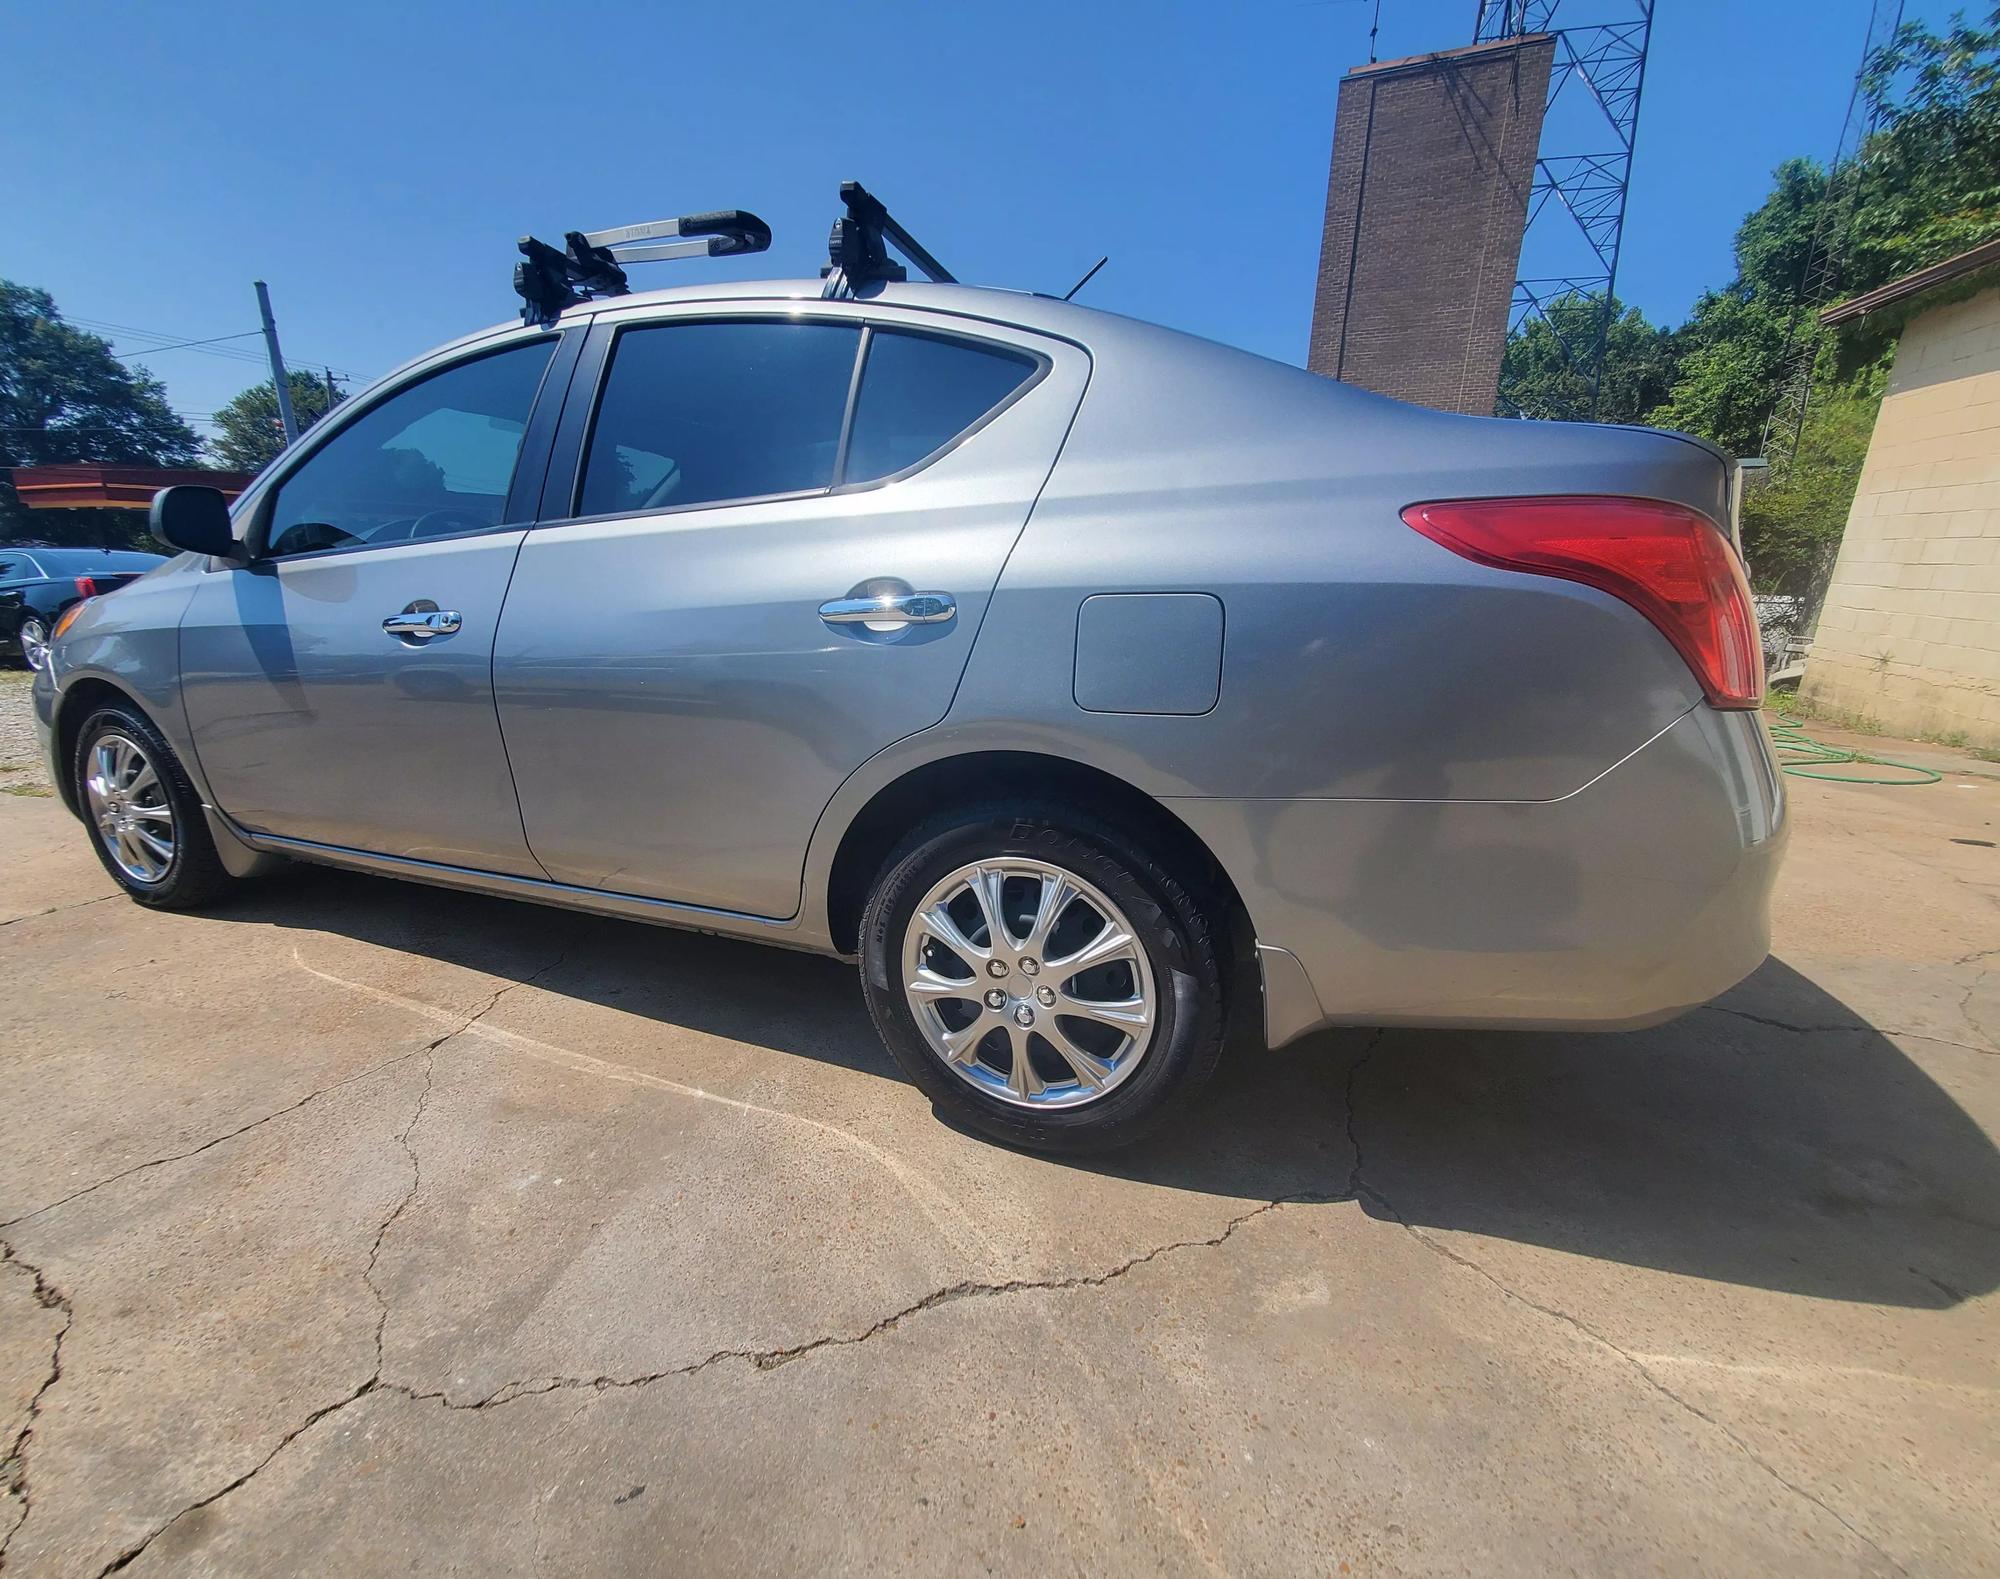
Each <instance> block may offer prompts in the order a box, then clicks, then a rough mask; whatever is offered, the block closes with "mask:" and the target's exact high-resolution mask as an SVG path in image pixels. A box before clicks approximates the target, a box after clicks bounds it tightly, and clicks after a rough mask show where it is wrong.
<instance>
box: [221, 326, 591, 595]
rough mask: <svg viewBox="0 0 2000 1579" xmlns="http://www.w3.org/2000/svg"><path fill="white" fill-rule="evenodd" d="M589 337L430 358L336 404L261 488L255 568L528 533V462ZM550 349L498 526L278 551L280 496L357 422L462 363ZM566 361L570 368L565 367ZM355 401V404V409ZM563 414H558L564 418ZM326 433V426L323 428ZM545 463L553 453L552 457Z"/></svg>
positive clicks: (252, 549) (248, 544)
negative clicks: (274, 520) (273, 544)
mask: <svg viewBox="0 0 2000 1579" xmlns="http://www.w3.org/2000/svg"><path fill="white" fill-rule="evenodd" d="M581 339H582V335H581V334H580V333H578V332H577V331H575V330H559V331H554V332H550V331H543V332H541V333H539V334H532V335H523V336H518V337H513V338H508V339H505V340H503V341H501V342H500V343H499V344H497V345H494V344H479V345H475V346H469V347H466V348H464V354H463V355H457V356H451V357H448V358H446V359H444V360H442V361H437V362H425V363H423V364H421V365H419V366H416V367H413V368H411V369H410V370H409V372H408V373H407V374H406V375H405V376H403V377H401V378H398V379H397V380H396V381H395V382H394V383H392V384H388V385H385V386H384V387H382V388H380V389H378V390H374V391H371V392H370V394H369V396H368V397H367V398H365V399H361V400H355V401H351V402H347V403H345V404H343V405H342V406H337V407H335V408H334V409H335V410H336V411H338V412H339V413H340V416H339V420H338V421H337V422H330V421H328V420H327V419H326V418H322V419H321V420H320V421H319V422H317V423H315V424H314V425H313V428H312V430H311V434H312V443H311V445H310V447H305V446H301V448H300V449H299V451H298V453H297V454H296V455H292V456H286V457H284V458H283V460H284V464H283V466H282V467H281V468H280V469H277V470H274V471H273V472H272V473H271V477H270V479H269V481H268V482H265V483H264V484H263V485H262V486H261V487H260V488H259V490H258V496H257V499H256V502H255V504H254V505H253V506H252V508H251V518H250V525H249V529H248V530H247V531H246V532H245V533H244V539H243V541H244V547H245V548H246V549H248V550H249V562H248V568H251V569H258V568H260V567H270V568H271V569H276V568H277V567H278V566H280V565H292V564H300V563H304V562H306V561H309V560H316V559H326V558H329V557H331V556H333V555H336V554H360V553H367V552H371V551H381V552H385V553H387V552H394V551H395V550H398V549H408V548H423V547H427V546H429V545H430V544H433V543H453V542H457V541H459V540H460V539H462V538H468V537H487V536H490V535H491V534H493V533H495V532H507V531H523V530H525V529H526V528H527V527H529V526H531V525H532V524H533V521H534V502H535V495H536V493H538V492H539V483H537V484H536V486H535V487H533V488H528V487H526V486H524V483H525V481H526V479H525V478H524V476H523V473H522V464H523V462H525V461H527V460H528V458H529V454H530V450H531V447H533V446H536V445H539V446H540V447H541V449H542V450H543V451H544V452H546V449H547V445H548V433H547V429H548V428H551V427H553V425H554V417H551V418H550V419H549V421H548V422H547V423H546V424H544V423H543V422H542V421H541V420H540V419H541V418H542V415H543V411H544V409H545V407H546V406H547V405H548V403H549V402H550V401H551V400H554V401H555V402H556V404H557V406H558V407H560V404H561V400H560V396H561V394H562V391H563V390H564V389H566V388H567V381H568V377H569V374H570V373H571V372H573V371H574V363H575V359H576V358H575V352H574V350H568V351H567V355H566V349H567V348H569V347H574V346H576V345H578V344H579V343H580V341H581ZM543 344H547V345H549V346H550V348H551V349H550V353H549V359H548V361H547V362H546V363H544V364H543V367H542V376H541V379H540V380H539V381H538V382H537V383H536V385H535V393H534V395H533V396H532V397H531V399H530V400H529V402H528V415H527V420H526V421H525V422H524V423H523V424H522V427H521V443H520V446H519V448H518V449H516V450H515V452H514V470H513V472H512V473H511V474H510V475H509V477H508V480H507V493H506V497H505V499H504V500H503V502H502V504H501V507H500V519H499V520H498V521H496V522H494V523H493V525H491V526H481V527H469V528H467V529H466V530H465V531H462V532H440V533H437V534H436V535H435V536H432V537H415V538H403V539H401V540H400V541H398V542H393V543H340V544H334V545H332V546H329V547H326V548H308V549H302V550H300V551H299V552H298V553H296V554H273V553H271V552H270V530H271V517H272V514H273V512H274V510H275V508H276V502H277V499H278V496H279V495H280V494H281V493H283V492H284V490H285V487H286V485H287V484H288V483H290V482H291V480H292V479H293V478H294V477H296V476H297V475H298V474H299V472H300V471H301V470H302V469H303V468H305V467H306V466H309V465H311V464H312V462H313V460H314V459H315V458H316V457H317V456H318V455H319V452H320V451H321V450H323V449H325V448H326V447H327V445H329V444H331V443H332V442H333V441H334V440H335V439H337V438H339V437H340V435H341V434H342V433H344V432H346V431H347V429H348V428H349V427H351V426H353V425H354V424H355V423H356V422H358V421H360V420H361V419H362V418H363V417H365V416H367V415H369V414H370V413H371V412H375V411H379V410H380V409H381V408H382V407H383V406H386V405H387V404H388V403H389V402H390V401H392V400H395V399H396V398H398V397H399V396H401V395H402V394H404V393H405V392H406V391H408V390H411V389H414V388H415V387H416V386H417V385H419V384H422V383H427V382H428V381H429V380H431V379H433V378H438V377H441V376H443V375H444V374H446V373H452V372H456V371H457V370H458V369H459V368H461V367H469V366H471V365H472V364H473V363H474V362H483V361H485V360H487V359H488V358H489V357H495V356H504V355H506V354H507V353H508V352H510V351H519V350H522V349H524V348H525V347H528V346H531V345H543ZM565 362H567V363H568V364H569V365H567V366H565V365H564V364H565ZM558 368H561V369H562V371H561V374H560V377H561V384H560V386H559V387H552V386H556V383H557V379H558ZM349 406H351V407H352V408H353V409H351V410H350V409H348V407H349ZM559 414H560V412H559V411H558V413H557V415H559ZM322 428H323V429H324V430H325V431H324V432H322V431H320V430H321V429H322ZM543 463H544V464H546V456H545V454H544V462H543Z"/></svg>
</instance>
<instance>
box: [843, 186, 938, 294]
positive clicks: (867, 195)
mask: <svg viewBox="0 0 2000 1579" xmlns="http://www.w3.org/2000/svg"><path fill="white" fill-rule="evenodd" d="M840 200H841V202H842V203H844V204H845V205H846V206H847V212H846V213H845V214H843V215H841V216H840V218H838V219H836V220H835V221H834V222H833V234H832V235H831V236H829V237H828V238H827V253H828V257H829V261H828V263H827V265H826V267H825V268H823V269H821V270H820V273H821V275H823V276H824V277H825V279H826V286H825V289H823V290H822V291H821V292H820V294H821V296H822V297H827V298H831V297H836V296H852V295H853V294H854V293H855V292H856V291H857V290H858V289H859V288H860V287H862V286H864V285H869V284H873V283H876V282H879V281H883V280H904V279H908V278H909V275H908V273H907V272H906V271H905V270H904V268H903V266H902V265H901V264H900V263H897V262H895V261H894V260H893V259H891V258H890V256H889V253H888V249H887V247H886V246H885V245H884V242H885V240H886V241H892V242H894V243H895V245H896V250H897V251H898V252H900V253H902V255H903V256H904V257H906V258H908V259H909V260H910V262H912V263H914V264H915V265H916V266H917V267H918V268H919V269H921V270H922V271H923V273H924V276H925V277H926V278H927V279H929V280H931V281H932V282H933V283H934V284H938V285H956V284H957V283H958V279H957V276H955V275H954V274H953V273H952V272H951V271H950V270H949V269H947V268H946V267H945V266H944V265H943V264H942V263H940V262H938V260H937V259H936V258H934V257H932V256H931V255H930V253H929V251H927V250H926V249H925V247H924V246H923V244H922V243H921V242H919V241H918V240H917V238H916V237H914V236H912V235H911V234H910V233H909V232H908V231H907V230H905V229H904V228H903V227H902V226H901V225H899V224H898V223H897V222H896V221H895V219H894V218H893V217H892V216H891V215H890V213H889V210H888V209H886V208H884V207H883V206H882V200H881V199H880V198H878V197H876V196H875V195H874V194H873V193H871V192H869V191H868V189H867V188H866V187H864V186H862V184H861V183H860V182H859V181H843V182H841V183H840Z"/></svg>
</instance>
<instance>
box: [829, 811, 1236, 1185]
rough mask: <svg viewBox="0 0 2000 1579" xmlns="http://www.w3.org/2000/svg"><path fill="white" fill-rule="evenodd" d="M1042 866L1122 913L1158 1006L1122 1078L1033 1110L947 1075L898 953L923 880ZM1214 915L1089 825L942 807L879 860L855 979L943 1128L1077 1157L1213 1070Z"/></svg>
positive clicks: (1151, 1114)
mask: <svg viewBox="0 0 2000 1579" xmlns="http://www.w3.org/2000/svg"><path fill="white" fill-rule="evenodd" d="M1007 858H1020V859H1024V860H1030V861H1045V862H1047V863H1049V864H1050V865H1052V866H1056V867H1060V868H1064V869H1066V870H1067V871H1068V872H1070V873H1072V874H1074V875H1075V876H1077V877H1081V878H1083V879H1084V880H1085V881H1087V882H1089V883H1090V884H1092V885H1094V886H1095V887H1096V888H1097V889H1098V890H1100V891H1101V892H1102V894H1103V895H1104V896H1105V897H1106V898H1108V899H1110V900H1111V901H1112V902H1113V903H1114V904H1116V905H1117V907H1118V908H1119V909H1120V910H1122V911H1123V912H1124V915H1125V918H1126V921H1127V923H1128V925H1129V926H1130V928H1131V930H1132V932H1133V934H1134V936H1135V937H1136V938H1137V940H1138V942H1139V944H1140V946H1141V947H1142V948H1143V949H1144V951H1145V955H1146V960H1147V963H1148V965H1149V966H1150V969H1151V972H1152V980H1153V984H1154V995H1155V998H1156V999H1157V1007H1156V1012H1155V1015H1154V1019H1153V1023H1152V1025H1151V1026H1150V1027H1149V1038H1150V1039H1149V1040H1147V1041H1145V1042H1143V1043H1141V1044H1140V1054H1139V1056H1138V1058H1137V1062H1136V1063H1135V1065H1134V1067H1133V1068H1132V1070H1131V1072H1130V1074H1129V1076H1128V1077H1126V1078H1124V1079H1123V1080H1122V1081H1120V1082H1119V1083H1118V1084H1116V1085H1114V1086H1112V1087H1111V1088H1110V1089H1108V1090H1106V1091H1105V1092H1104V1093H1103V1094H1102V1095H1101V1096H1097V1097H1094V1098H1090V1099H1088V1100H1086V1101H1083V1102H1082V1103H1081V1104H1080V1105H1078V1106H1073V1107H1058V1108H1049V1109H1041V1108H1034V1107H1026V1106H1020V1105H1016V1104H1014V1103H1011V1102H1009V1101H1006V1100H1003V1099H1001V1098H998V1097H995V1096H993V1095H990V1094H989V1093H988V1092H987V1091H986V1090H983V1089H980V1088H979V1087H977V1086H976V1085H975V1084H973V1083H972V1082H970V1081H968V1080H966V1079H965V1078H962V1077H961V1075H960V1074H958V1073H957V1072H955V1071H954V1070H953V1069H952V1068H950V1067H948V1066H947V1064H946V1062H945V1059H944V1057H943V1055H942V1054H941V1053H939V1052H937V1051H935V1050H934V1049H933V1047H932V1045H931V1042H930V1040H929V1038H928V1037H927V1036H926V1034H925V1032H924V1031H923V1029H922V1028H921V1027H920V1026H919V1025H918V1023H917V1018H916V1015H915V1013H914V1012H913V1011H912V1009H911V1008H910V1005H909V1002H908V1000H907V999H906V998H905V996H904V993H903V989H902V980H903V947H904V939H905V936H906V931H907V929H908V927H909V925H910V922H911V919H912V916H913V914H914V912H915V910H916V908H917V906H918V905H919V904H920V903H922V901H923V900H924V898H925V896H926V895H927V894H928V893H929V892H930V890H931V889H932V887H933V886H935V885H936V884H938V883H940V882H942V881H943V880H944V879H945V878H946V877H948V876H949V875H950V874H952V873H953V872H955V871H956V870H958V869H959V868H960V867H962V866H965V865H968V864H970V863H972V862H976V861H985V860H1003V859H1007ZM1220 931H1221V928H1220V924H1219V918H1217V917H1215V916H1214V915H1212V906H1206V905H1204V904H1203V903H1202V902H1201V901H1200V900H1199V899H1198V898H1197V897H1196V893H1195V891H1194V888H1193V886H1192V874H1190V879H1189V880H1184V879H1183V878H1182V877H1179V876H1176V874H1175V873H1174V872H1172V871H1170V870H1169V869H1168V868H1167V866H1166V865H1165V864H1164V863H1163V862H1162V861H1161V860H1160V859H1158V858H1157V857H1156V856H1155V855H1153V854H1152V853H1150V852H1149V851H1148V850H1146V849H1145V848H1144V847H1143V846H1142V845H1140V844H1138V843H1136V842H1135V841H1134V840H1132V839H1131V838H1130V837H1128V836H1127V835H1125V834H1123V833H1120V832H1118V831H1117V830H1115V829H1113V828H1111V827H1110V826H1108V825H1107V824H1105V823H1103V822H1100V821H1099V820H1097V819H1096V818H1094V817H1091V816H1088V815H1085V814H1081V813H1077V812H1074V811H1070V810H1067V809H1065V808H1063V807H1061V806H1056V805H1050V804H1046V803H1042V802H1036V801H1030V800H1014V801H1004V802H995V803H992V804H987V805H982V806H974V807H968V808H965V809H963V810H958V811H952V812H946V813H942V814H940V815H939V816H937V817H935V818H933V819H931V820H930V821H928V822H926V823H924V824H922V825H921V826H919V827H918V828H916V829H915V830H914V831H913V832H911V834H910V835H909V836H908V837H907V838H906V839H905V840H904V841H903V843H902V844H901V845H899V846H898V847H897V849H896V850H895V851H894V852H893V853H892V854H891V855H890V857H889V858H888V860H887V862H886V863H885V864H884V866H883V870H882V873H881V875H880V876H879V877H878V878H877V879H876V882H875V888H874V891H873V892H872V893H871V894H870V896H869V899H868V904H867V907H866V909H865V910H864V912H863V914H862V919H861V940H860V951H861V985H862V992H863V994H864V996H865V997H866V999H867V1002H868V1012H869V1014H870V1015H871V1016H872V1018H873V1019H874V1021H875V1028H876V1030H877V1031H878V1032H880V1033H881V1037H882V1040H883V1041H884V1042H885V1043H886V1044H887V1045H888V1048H889V1051H890V1053H891V1054H892V1055H893V1056H894V1058H895V1060H896V1062H897V1063H898V1064H899V1065H901V1066H902V1069H903V1071H904V1073H906V1074H907V1075H908V1076H909V1077H910V1079H911V1080H912V1081H914V1082H915V1083H916V1085H917V1086H918V1087H919V1088H920V1089H921V1090H922V1091H923V1092H924V1094H925V1095H927V1096H928V1097H930V1099H931V1101H932V1102H933V1104H935V1106H936V1107H937V1109H938V1110H939V1112H940V1115H941V1116H942V1117H944V1118H945V1119H946V1120H947V1121H949V1122H955V1123H957V1124H958V1125H960V1126H961V1127H963V1128H966V1129H970V1130H973V1131H975V1132H977V1133H978V1134H980V1135H984V1136H986V1137H988V1138H989V1139H992V1140H997V1141H1000V1142H1002V1143H1004V1144H1007V1145H1011V1146H1018V1147H1021V1148H1023V1149H1025V1150H1030V1151H1041V1152H1051V1153H1067V1154H1080V1153H1085V1152H1093V1151H1107V1150H1110V1149H1112V1148H1114V1147H1118V1146H1127V1145H1130V1144H1131V1143H1132V1142H1134V1141H1136V1140H1138V1139H1139V1138H1140V1137H1141V1136H1143V1135H1145V1134H1146V1133H1147V1132H1148V1131H1150V1130H1151V1129H1152V1128H1153V1127H1154V1126H1155V1125H1157V1124H1159V1123H1160V1122H1161V1121H1162V1120H1163V1119H1165V1118H1166V1117H1167V1116H1168V1115H1169V1114H1170V1113H1171V1112H1172V1111H1173V1110H1174V1109H1175V1108H1177V1107H1179V1106H1180V1105H1181V1104H1183V1103H1185V1102H1186V1101H1187V1100H1188V1099H1189V1098H1191V1097H1192V1096H1193V1095H1194V1094H1195V1093H1196V1092H1197V1091H1199V1090H1200V1089H1201V1087H1202V1085H1203V1084H1204V1083H1206V1081H1207V1080H1208V1078H1209V1077H1210V1076H1211V1075H1212V1074H1213V1073H1214V1072H1215V1067H1216V1063H1217V1060H1218V1059H1219V1058H1220V1057H1221V1054H1222V1043H1223V1031H1224V1027H1225V1025H1226V1023H1227V1019H1228V1013H1227V1010H1228V1003H1227V992H1228V980H1229V975H1228V971H1227V969H1226V966H1225V961H1224V959H1223V956H1222V952H1221V945H1220V944H1219V942H1218V937H1219V935H1220Z"/></svg>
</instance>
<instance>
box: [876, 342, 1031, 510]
mask: <svg viewBox="0 0 2000 1579" xmlns="http://www.w3.org/2000/svg"><path fill="white" fill-rule="evenodd" d="M1041 365H1042V364H1041V363H1040V361H1039V360H1038V359H1037V358H1035V357H1032V356H1030V355H1028V354H1027V353H1026V352H1025V351H1012V350H1008V349H1006V348H1005V347H1002V346H996V345H992V344H978V345H975V344H973V343H971V342H970V341H966V340H948V339H944V338H941V337H939V336H935V335H925V334H906V333H903V332H902V331H900V330H894V329H877V330H875V332H874V333H873V334H872V335H870V336H869V340H868V362H867V365H866V366H865V367H864V368H863V369H862V373H861V399H860V402H859V403H858V404H857V405H856V407H855V410H854V431H853V433H852V434H851V436H850V437H849V438H848V441H847V466H846V470H845V471H844V472H843V474H842V478H841V480H842V481H843V482H846V483H858V482H872V481H874V480H876V479H878V478H882V477H888V476H893V475H894V474H895V473H897V472H900V471H904V470H906V469H907V468H909V467H911V466H914V465H916V464H917V463H918V462H919V461H921V460H924V459H925V458H926V457H928V456H931V455H934V454H936V453H937V452H938V451H939V450H941V449H943V448H944V447H945V446H946V445H947V444H949V443H951V442H952V440H954V439H956V438H957V437H958V436H959V435H960V434H962V433H964V432H965V431H966V429H968V428H970V427H972V426H973V425H974V424H975V423H978V422H980V421H982V420H983V419H984V418H985V417H986V416H987V415H989V414H990V413H991V412H992V411H993V410H994V409H995V408H997V407H998V406H999V405H1000V404H1001V403H1002V402H1004V401H1006V400H1007V399H1008V398H1009V397H1010V396H1012V395H1013V394H1014V392H1015V391H1016V390H1018V389H1019V388H1021V386H1022V385H1024V384H1026V383H1027V382H1028V381H1029V380H1030V379H1031V378H1033V377H1034V376H1035V374H1036V373H1037V372H1038V371H1039V370H1040V368H1041Z"/></svg>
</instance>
